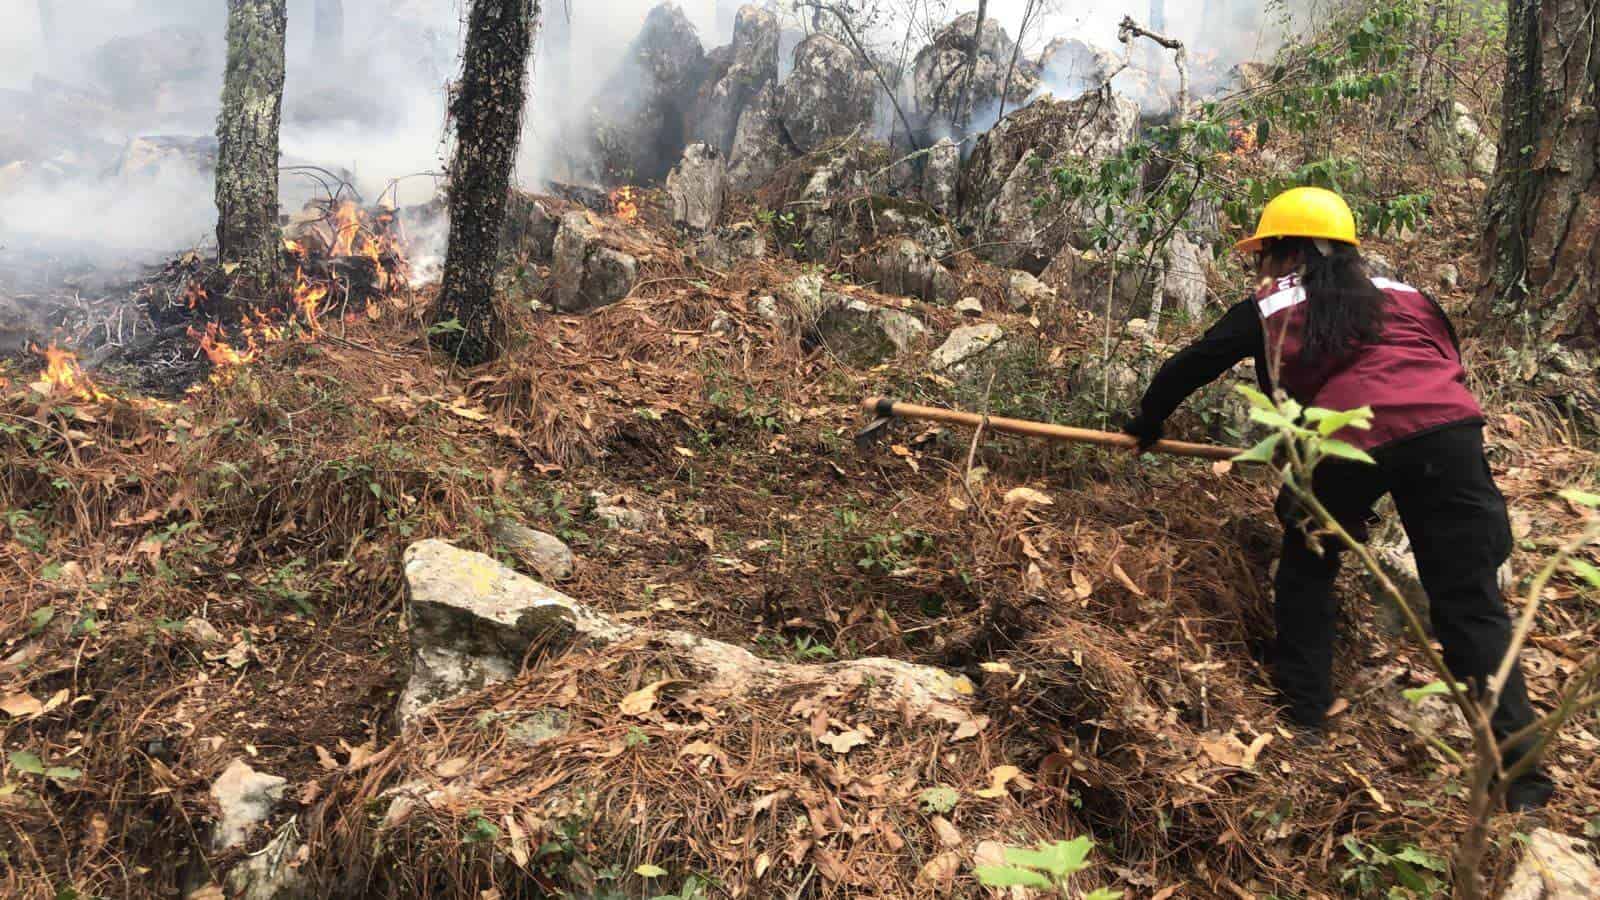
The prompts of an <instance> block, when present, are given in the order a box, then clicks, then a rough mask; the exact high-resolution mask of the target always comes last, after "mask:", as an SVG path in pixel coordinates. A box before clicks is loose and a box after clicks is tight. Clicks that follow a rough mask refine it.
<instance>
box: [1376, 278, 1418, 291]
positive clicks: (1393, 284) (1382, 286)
mask: <svg viewBox="0 0 1600 900" xmlns="http://www.w3.org/2000/svg"><path fill="white" fill-rule="evenodd" d="M1372 286H1373V287H1375V288H1377V289H1378V290H1380V291H1406V292H1408V293H1412V294H1420V293H1422V292H1421V291H1419V290H1417V289H1416V288H1414V287H1412V286H1411V285H1409V284H1406V283H1405V282H1403V281H1395V280H1393V279H1389V278H1374V279H1372Z"/></svg>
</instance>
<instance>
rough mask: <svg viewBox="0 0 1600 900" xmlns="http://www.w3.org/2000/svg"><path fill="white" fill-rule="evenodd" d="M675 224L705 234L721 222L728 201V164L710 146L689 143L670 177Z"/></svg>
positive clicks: (668, 188) (669, 198) (668, 185)
mask: <svg viewBox="0 0 1600 900" xmlns="http://www.w3.org/2000/svg"><path fill="white" fill-rule="evenodd" d="M667 198H668V200H669V201H670V203H671V207H672V222H673V224H674V225H679V226H682V227H686V228H691V229H693V230H695V231H705V230H707V229H709V228H712V227H714V226H715V225H717V224H718V223H719V222H720V221H721V220H722V209H723V207H724V206H725V205H726V204H727V201H728V162H727V159H726V158H724V157H723V155H722V152H721V151H720V150H718V149H717V148H716V147H713V146H711V145H710V144H703V143H701V144H690V145H689V146H688V147H685V148H684V151H683V159H682V160H680V161H679V162H678V165H677V166H676V167H674V168H673V170H672V171H671V172H670V173H669V174H668V175H667Z"/></svg>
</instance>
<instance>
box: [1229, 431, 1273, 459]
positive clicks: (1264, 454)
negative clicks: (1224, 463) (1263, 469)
mask: <svg viewBox="0 0 1600 900" xmlns="http://www.w3.org/2000/svg"><path fill="white" fill-rule="evenodd" d="M1281 440H1283V435H1282V434H1274V435H1271V436H1270V437H1268V438H1267V439H1266V440H1264V441H1262V442H1261V443H1259V444H1256V445H1255V446H1254V447H1251V448H1250V449H1249V450H1246V451H1244V452H1243V453H1241V454H1239V455H1238V456H1235V457H1234V458H1233V461H1234V462H1258V463H1270V462H1272V454H1273V453H1274V452H1275V451H1277V449H1278V442H1279V441H1281Z"/></svg>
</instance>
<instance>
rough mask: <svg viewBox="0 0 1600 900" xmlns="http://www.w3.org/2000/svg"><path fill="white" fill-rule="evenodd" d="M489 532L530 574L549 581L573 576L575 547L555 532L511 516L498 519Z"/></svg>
mask: <svg viewBox="0 0 1600 900" xmlns="http://www.w3.org/2000/svg"><path fill="white" fill-rule="evenodd" d="M489 532H490V534H492V535H493V536H494V539H495V540H496V541H498V542H499V543H500V546H502V547H504V548H506V549H507V550H509V551H511V555H512V556H514V557H516V559H517V562H519V563H521V564H522V565H523V566H526V567H527V570H529V571H530V572H531V574H533V575H537V576H538V577H540V578H543V579H546V580H548V581H566V580H567V579H568V578H571V577H572V570H573V567H574V565H575V563H576V558H575V557H574V556H573V555H572V548H571V547H568V546H567V544H566V542H565V541H563V540H561V539H560V538H558V537H556V536H555V535H553V534H546V533H545V532H543V531H536V530H534V529H532V528H529V527H528V526H526V525H523V524H522V523H520V522H514V521H512V520H510V519H496V520H495V522H494V524H493V525H491V526H490V527H489Z"/></svg>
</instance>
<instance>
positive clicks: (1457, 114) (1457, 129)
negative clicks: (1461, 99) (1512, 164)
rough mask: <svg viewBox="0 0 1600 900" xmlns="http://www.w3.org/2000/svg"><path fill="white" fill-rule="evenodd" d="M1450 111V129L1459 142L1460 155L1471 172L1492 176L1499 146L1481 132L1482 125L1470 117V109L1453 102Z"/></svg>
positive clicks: (1497, 158)
mask: <svg viewBox="0 0 1600 900" xmlns="http://www.w3.org/2000/svg"><path fill="white" fill-rule="evenodd" d="M1450 112H1451V123H1450V128H1451V131H1452V132H1453V133H1454V134H1455V137H1456V140H1457V141H1458V142H1460V144H1461V155H1462V157H1463V158H1464V159H1465V160H1466V163H1467V166H1468V168H1469V169H1471V171H1472V174H1474V175H1478V176H1480V177H1483V178H1489V177H1491V176H1493V175H1494V167H1495V164H1496V162H1498V161H1499V158H1500V148H1499V147H1498V146H1496V145H1495V142H1494V140H1493V139H1491V138H1490V137H1488V136H1487V135H1485V134H1484V133H1483V127H1482V126H1480V125H1479V124H1478V120H1477V119H1475V118H1473V117H1472V111H1471V110H1469V109H1467V107H1466V105H1465V104H1463V103H1457V104H1455V105H1454V106H1452V107H1451V108H1450Z"/></svg>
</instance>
